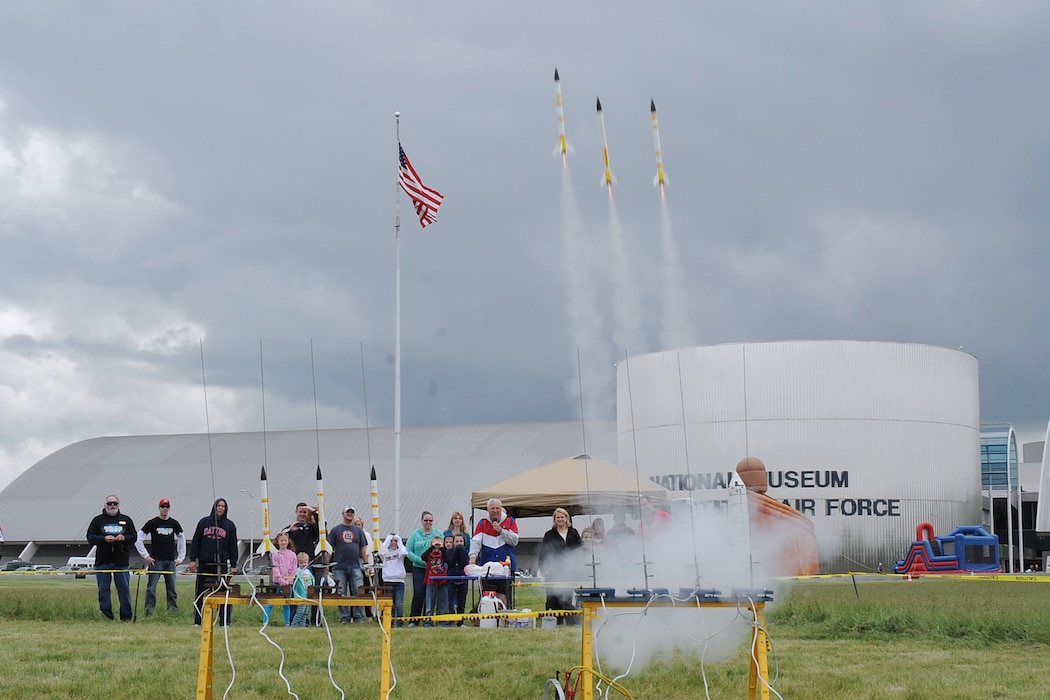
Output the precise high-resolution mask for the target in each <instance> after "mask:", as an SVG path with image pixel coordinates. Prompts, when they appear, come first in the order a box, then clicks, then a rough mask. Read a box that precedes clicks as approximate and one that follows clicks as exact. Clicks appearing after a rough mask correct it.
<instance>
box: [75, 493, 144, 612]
mask: <svg viewBox="0 0 1050 700" xmlns="http://www.w3.org/2000/svg"><path fill="white" fill-rule="evenodd" d="M136 533H137V530H136V529H135V523H133V522H132V521H131V518H129V517H128V516H126V515H124V514H123V513H121V512H120V499H119V498H117V497H116V496H114V495H112V494H110V495H109V496H106V504H105V506H104V507H103V509H102V512H101V513H99V514H98V515H96V516H95V517H94V518H92V520H91V524H89V525H88V529H87V541H88V544H90V545H94V547H95V583H96V584H98V609H99V610H101V611H102V614H103V615H105V616H106V617H107V618H109V619H110V620H112V619H113V598H112V595H113V593H112V591H111V590H110V584H111V583H112V584H113V585H115V586H116V587H117V598H118V600H119V601H120V621H121V622H131V613H132V610H131V572H130V571H128V564H129V562H130V559H131V551H130V547H128V545H130V544H134V542H135V540H136V539H137V538H138V535H137V534H136Z"/></svg>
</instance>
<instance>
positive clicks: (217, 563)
mask: <svg viewBox="0 0 1050 700" xmlns="http://www.w3.org/2000/svg"><path fill="white" fill-rule="evenodd" d="M227 515H228V510H227V505H226V499H225V498H219V499H216V501H215V503H214V504H213V505H212V507H211V515H208V516H206V517H203V518H201V520H200V522H199V523H197V529H196V530H195V531H194V533H193V540H192V541H191V542H190V551H189V554H188V555H187V557H186V558H187V559H188V560H189V570H190V573H196V574H197V587H196V595H195V596H194V602H193V624H195V625H199V624H200V623H201V613H202V611H203V610H204V608H203V605H202V603H203V601H204V596H205V593H207V591H208V590H210V589H213V588H215V584H216V583H217V582H218V580H219V577H220V576H221V575H223V574H226V573H230V574H235V573H237V526H236V525H234V523H233V521H232V520H230V519H229V518H228V517H227ZM229 622H230V606H229V605H223V606H221V607H220V608H219V625H226V624H229Z"/></svg>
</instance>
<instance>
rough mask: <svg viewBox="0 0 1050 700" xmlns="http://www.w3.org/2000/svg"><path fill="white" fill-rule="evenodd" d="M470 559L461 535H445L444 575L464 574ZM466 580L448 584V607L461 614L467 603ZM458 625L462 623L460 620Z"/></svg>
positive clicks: (451, 610)
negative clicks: (445, 565)
mask: <svg viewBox="0 0 1050 700" xmlns="http://www.w3.org/2000/svg"><path fill="white" fill-rule="evenodd" d="M469 561H470V555H469V554H468V553H467V546H466V540H465V538H464V537H463V535H456V536H455V537H449V536H448V535H445V564H447V565H448V571H447V572H446V576H465V575H466V571H465V569H466V566H467V563H468V562H469ZM467 584H468V582H467V581H452V582H450V583H449V585H448V609H449V611H450V612H454V613H459V614H460V615H462V614H463V613H464V612H466V610H465V609H464V608H465V607H466V604H467ZM458 624H459V625H462V624H463V621H462V620H460V621H459V623H458Z"/></svg>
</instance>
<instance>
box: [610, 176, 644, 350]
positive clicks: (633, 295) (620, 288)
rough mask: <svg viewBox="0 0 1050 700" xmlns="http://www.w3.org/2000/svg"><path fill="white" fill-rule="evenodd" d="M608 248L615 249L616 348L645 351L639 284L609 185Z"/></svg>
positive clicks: (613, 261)
mask: <svg viewBox="0 0 1050 700" xmlns="http://www.w3.org/2000/svg"><path fill="white" fill-rule="evenodd" d="M609 248H610V251H611V253H612V259H611V264H612V269H611V270H610V276H611V278H612V285H613V321H614V327H613V340H614V341H615V342H616V345H617V350H619V351H627V352H628V353H629V354H631V355H637V354H641V353H642V352H645V351H646V350H647V348H646V347H645V341H644V339H643V336H642V332H641V326H642V313H641V307H640V305H639V301H638V285H636V284H635V282H634V275H633V274H632V272H631V259H630V256H629V255H628V254H627V247H626V243H625V242H624V234H623V224H622V223H621V222H620V214H619V212H617V210H616V202H615V201H613V196H612V188H611V187H610V188H609Z"/></svg>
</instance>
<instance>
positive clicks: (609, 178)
mask: <svg viewBox="0 0 1050 700" xmlns="http://www.w3.org/2000/svg"><path fill="white" fill-rule="evenodd" d="M598 133H600V134H601V135H602V157H603V158H604V159H605V173H604V174H603V175H602V181H601V184H603V185H606V186H612V184H613V183H615V182H616V178H615V177H613V174H612V170H610V169H609V143H608V141H606V140H605V117H604V116H603V115H602V101H601V99H600V98H599V99H598Z"/></svg>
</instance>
